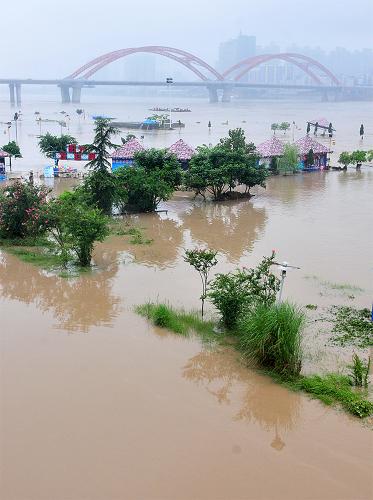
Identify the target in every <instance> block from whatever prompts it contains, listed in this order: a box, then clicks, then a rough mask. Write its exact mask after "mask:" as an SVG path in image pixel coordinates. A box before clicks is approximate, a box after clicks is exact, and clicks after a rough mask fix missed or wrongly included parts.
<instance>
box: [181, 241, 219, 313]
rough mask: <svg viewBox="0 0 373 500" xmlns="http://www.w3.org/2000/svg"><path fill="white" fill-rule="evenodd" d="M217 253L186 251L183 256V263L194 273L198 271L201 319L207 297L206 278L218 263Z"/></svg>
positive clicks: (212, 251)
mask: <svg viewBox="0 0 373 500" xmlns="http://www.w3.org/2000/svg"><path fill="white" fill-rule="evenodd" d="M216 255H217V252H215V250H209V249H206V250H205V249H195V250H186V251H185V255H184V260H185V262H188V264H190V265H191V266H192V267H194V269H195V270H196V271H198V273H199V275H200V278H201V283H202V295H201V315H202V318H203V314H204V305H205V300H206V297H207V287H208V277H209V273H210V271H211V268H212V267H214V266H216V264H217V263H218V261H217V258H216Z"/></svg>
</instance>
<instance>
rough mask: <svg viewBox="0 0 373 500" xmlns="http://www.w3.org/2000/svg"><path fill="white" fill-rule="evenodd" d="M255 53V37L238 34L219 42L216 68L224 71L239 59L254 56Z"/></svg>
mask: <svg viewBox="0 0 373 500" xmlns="http://www.w3.org/2000/svg"><path fill="white" fill-rule="evenodd" d="M255 54H256V37H255V36H247V35H241V34H240V35H238V37H236V38H231V39H230V40H228V41H226V42H222V43H221V44H220V46H219V60H218V70H219V71H225V70H226V69H228V68H230V67H231V66H233V65H234V64H236V63H238V62H239V61H242V60H243V59H247V58H248V57H252V56H255Z"/></svg>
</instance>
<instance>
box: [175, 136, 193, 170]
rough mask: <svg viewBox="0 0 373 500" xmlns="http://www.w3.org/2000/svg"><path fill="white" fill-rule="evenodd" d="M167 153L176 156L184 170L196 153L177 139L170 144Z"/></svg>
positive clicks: (181, 140)
mask: <svg viewBox="0 0 373 500" xmlns="http://www.w3.org/2000/svg"><path fill="white" fill-rule="evenodd" d="M168 151H169V152H170V153H172V154H174V155H175V156H176V158H177V159H178V160H179V162H180V164H181V167H182V168H183V169H184V170H185V169H187V168H188V165H189V161H190V159H191V158H192V156H193V155H194V154H195V152H196V151H195V149H194V148H192V147H191V146H189V144H187V143H186V142H185V141H183V139H179V140H178V141H176V142H175V143H174V144H172V146H170V147H169V148H168Z"/></svg>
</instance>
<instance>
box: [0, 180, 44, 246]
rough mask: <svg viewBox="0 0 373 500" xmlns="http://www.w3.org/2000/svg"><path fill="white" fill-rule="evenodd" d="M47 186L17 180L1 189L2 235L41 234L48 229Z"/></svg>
mask: <svg viewBox="0 0 373 500" xmlns="http://www.w3.org/2000/svg"><path fill="white" fill-rule="evenodd" d="M49 192H50V190H49V189H48V188H47V187H46V186H35V185H33V184H31V183H29V182H21V181H16V182H15V183H14V184H11V185H9V186H6V187H5V188H4V189H3V190H2V191H0V237H2V238H25V237H29V236H39V235H42V234H44V233H45V232H46V230H47V229H48V212H47V210H46V208H47V195H48V194H49Z"/></svg>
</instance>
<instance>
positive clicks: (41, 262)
mask: <svg viewBox="0 0 373 500" xmlns="http://www.w3.org/2000/svg"><path fill="white" fill-rule="evenodd" d="M6 251H7V252H8V253H10V254H12V255H15V256H16V257H18V258H19V259H20V260H22V262H26V263H28V264H34V265H36V266H40V267H43V268H44V269H54V268H56V267H58V266H60V265H61V259H60V257H59V256H58V255H55V254H53V253H51V252H46V251H43V250H40V251H34V250H29V249H27V248H20V247H6Z"/></svg>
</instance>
